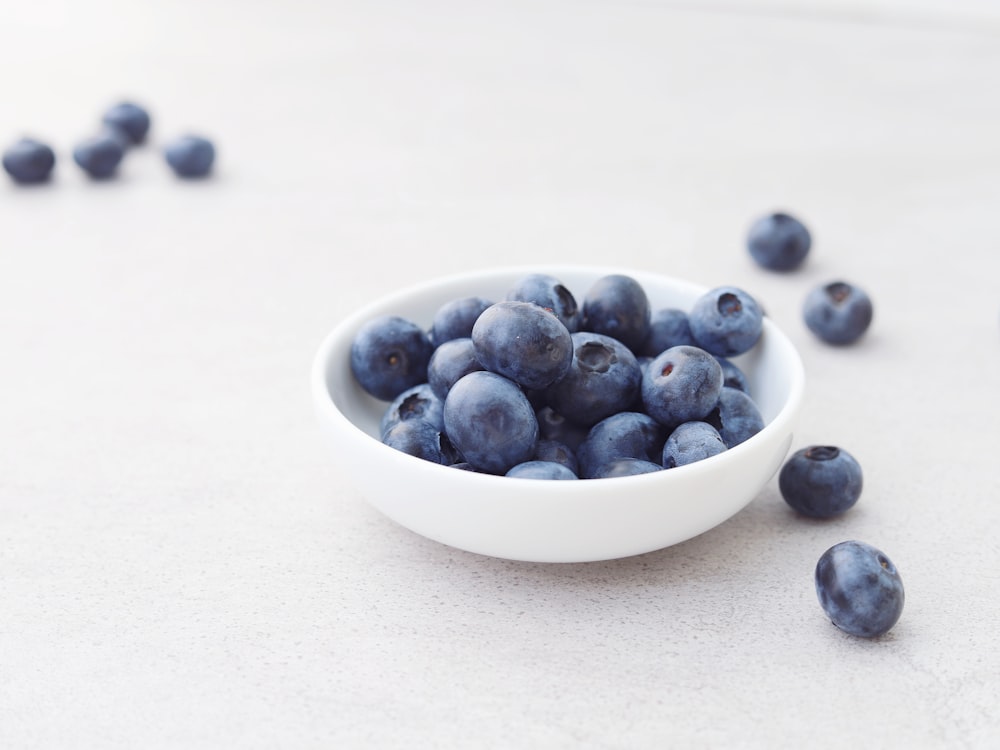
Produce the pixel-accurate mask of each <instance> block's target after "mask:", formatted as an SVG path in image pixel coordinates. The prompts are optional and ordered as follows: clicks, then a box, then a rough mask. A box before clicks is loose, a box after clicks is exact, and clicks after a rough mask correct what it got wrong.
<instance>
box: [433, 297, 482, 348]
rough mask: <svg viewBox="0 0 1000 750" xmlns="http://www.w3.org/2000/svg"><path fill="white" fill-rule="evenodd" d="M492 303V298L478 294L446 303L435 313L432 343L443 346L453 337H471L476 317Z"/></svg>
mask: <svg viewBox="0 0 1000 750" xmlns="http://www.w3.org/2000/svg"><path fill="white" fill-rule="evenodd" d="M492 304H493V302H492V300H488V299H486V298H485V297H476V296H472V297H461V298H459V299H453V300H451V301H449V302H446V303H444V304H443V305H441V307H439V308H438V309H437V312H435V313H434V319H433V320H432V321H431V330H430V337H431V343H433V344H434V346H441V344H443V343H445V342H446V341H451V340H452V339H463V338H470V337H471V336H472V326H474V325H475V324H476V319H477V318H478V317H479V316H480V315H482V313H483V311H484V310H486V308H488V307H489V306H490V305H492Z"/></svg>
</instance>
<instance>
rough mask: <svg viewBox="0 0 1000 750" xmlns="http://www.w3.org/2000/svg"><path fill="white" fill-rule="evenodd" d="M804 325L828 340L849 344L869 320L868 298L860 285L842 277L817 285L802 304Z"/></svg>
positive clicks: (870, 305) (834, 342)
mask: <svg viewBox="0 0 1000 750" xmlns="http://www.w3.org/2000/svg"><path fill="white" fill-rule="evenodd" d="M802 315H803V318H804V319H805V322H806V326H808V328H809V330H810V331H812V332H813V333H814V334H816V335H817V336H818V337H819V338H821V339H822V340H823V341H825V342H827V343H828V344H851V343H854V342H855V341H857V340H858V339H859V338H860V337H861V335H862V334H863V333H864V332H865V331H867V330H868V326H870V325H871V322H872V315H873V309H872V301H871V298H870V297H869V296H868V294H866V293H865V291H864V290H863V289H861V288H860V287H857V286H855V285H854V284H849V283H847V282H846V281H834V282H831V283H829V284H823V285H822V286H818V287H816V288H815V289H813V290H812V291H811V292H809V294H808V295H806V299H805V303H804V304H803V306H802Z"/></svg>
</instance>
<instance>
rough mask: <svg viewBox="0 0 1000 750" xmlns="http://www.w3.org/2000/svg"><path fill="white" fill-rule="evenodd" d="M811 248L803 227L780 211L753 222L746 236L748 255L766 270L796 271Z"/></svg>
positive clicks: (809, 238) (809, 239) (803, 225)
mask: <svg viewBox="0 0 1000 750" xmlns="http://www.w3.org/2000/svg"><path fill="white" fill-rule="evenodd" d="M811 247H812V236H811V235H810V234H809V230H808V229H807V228H806V226H805V224H803V223H802V222H801V221H799V220H798V219H796V218H795V217H794V216H791V215H789V214H786V213H782V212H780V211H779V212H776V213H772V214H768V215H766V216H762V217H761V218H759V219H757V221H755V222H754V223H753V224H752V225H751V226H750V231H749V232H748V233H747V250H748V251H749V252H750V256H751V257H752V258H753V259H754V261H756V263H757V264H758V265H759V266H761V267H762V268H766V269H768V270H770V271H791V270H794V269H796V268H798V267H799V266H801V265H802V262H803V261H804V260H805V259H806V256H807V255H809V250H810V248H811Z"/></svg>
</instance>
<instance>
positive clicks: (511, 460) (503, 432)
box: [444, 313, 547, 474]
mask: <svg viewBox="0 0 1000 750" xmlns="http://www.w3.org/2000/svg"><path fill="white" fill-rule="evenodd" d="M546 314H547V313H546ZM444 426H445V432H446V433H447V435H448V437H449V438H450V439H451V442H452V444H453V445H454V446H455V448H457V449H458V451H459V453H461V454H462V456H464V458H465V460H466V461H468V462H469V463H470V464H472V466H473V467H475V468H476V469H478V470H480V471H484V472H487V473H490V474H505V473H506V472H507V471H508V470H509V469H510V468H511V467H512V466H514V465H516V464H519V463H523V462H524V461H528V460H530V459H531V457H532V456H533V455H534V452H535V443H536V442H537V440H538V420H537V419H536V418H535V412H534V410H533V409H532V408H531V404H530V403H529V402H528V397H527V396H525V395H524V393H523V392H522V391H521V389H520V388H519V387H518V385H517V383H515V382H514V381H513V380H510V379H508V378H505V377H504V376H503V375H498V374H496V373H494V372H488V371H482V372H471V373H469V374H468V375H466V376H465V377H464V378H462V379H461V380H459V381H458V382H457V383H455V385H453V386H452V388H451V390H450V391H449V392H448V397H447V398H446V399H445V400H444Z"/></svg>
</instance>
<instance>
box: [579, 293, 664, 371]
mask: <svg viewBox="0 0 1000 750" xmlns="http://www.w3.org/2000/svg"><path fill="white" fill-rule="evenodd" d="M650 318H651V315H650V310H649V298H648V297H647V296H646V291H645V290H644V289H643V288H642V285H641V284H639V282H638V281H636V280H635V279H633V278H632V277H631V276H626V275H623V274H611V275H608V276H604V277H602V278H600V279H598V280H597V281H596V282H595V283H594V285H593V286H592V287H591V288H590V291H588V292H587V295H586V296H585V297H584V299H583V320H582V321H581V326H580V327H581V330H584V331H589V332H591V333H600V334H603V335H605V336H610V337H611V338H614V339H617V340H618V341H621V342H622V343H623V344H625V346H627V347H628V348H629V349H631V350H632V352H633V353H634V352H637V351H639V350H640V348H641V347H642V345H643V343H644V342H645V341H646V337H647V336H648V335H649V324H650Z"/></svg>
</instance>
